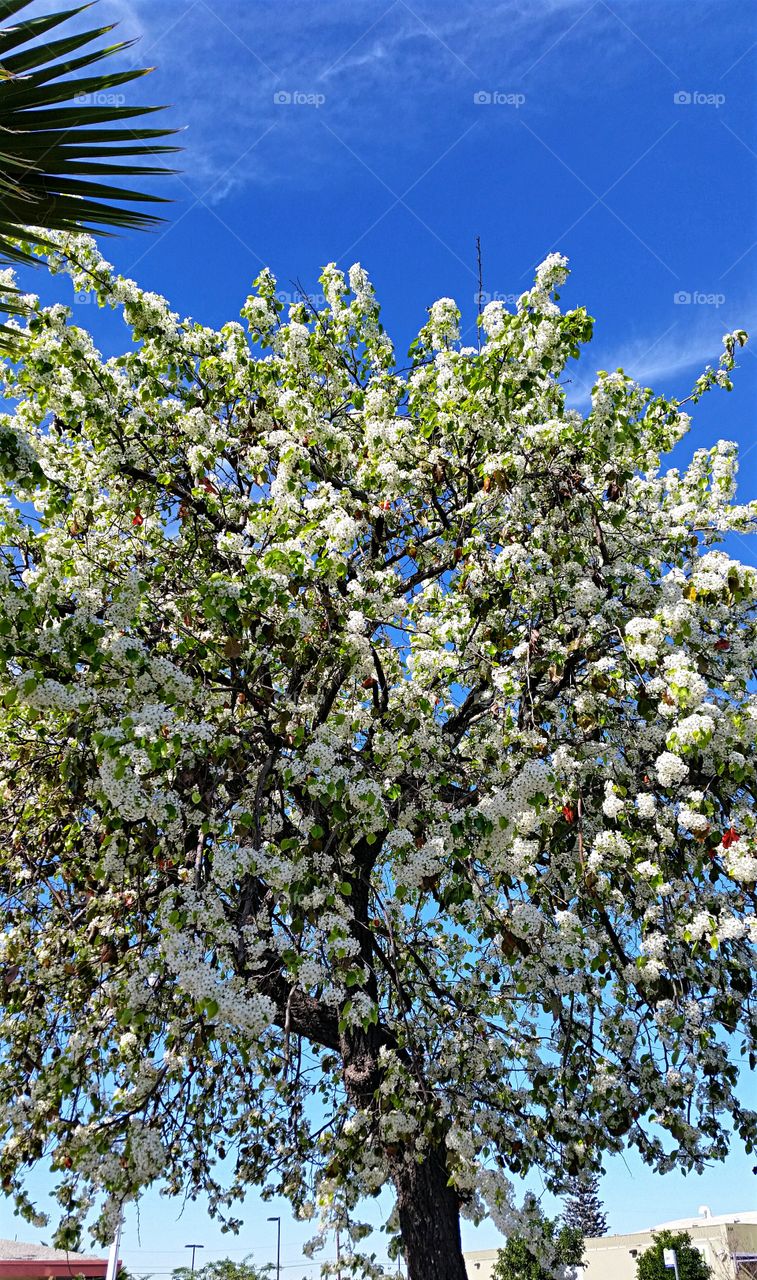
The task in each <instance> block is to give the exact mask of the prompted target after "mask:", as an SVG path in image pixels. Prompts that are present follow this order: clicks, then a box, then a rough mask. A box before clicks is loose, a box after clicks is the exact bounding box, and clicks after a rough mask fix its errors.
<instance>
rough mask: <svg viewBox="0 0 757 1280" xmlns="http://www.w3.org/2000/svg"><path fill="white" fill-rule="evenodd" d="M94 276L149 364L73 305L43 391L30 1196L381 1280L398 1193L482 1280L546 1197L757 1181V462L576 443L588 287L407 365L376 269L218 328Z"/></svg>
mask: <svg viewBox="0 0 757 1280" xmlns="http://www.w3.org/2000/svg"><path fill="white" fill-rule="evenodd" d="M53 266H54V267H55V268H60V267H62V266H65V267H66V268H67V269H68V270H70V271H71V272H72V274H73V277H74V280H75V285H76V288H77V289H85V288H92V289H93V290H94V291H95V292H96V294H97V297H98V299H99V301H100V303H101V304H102V305H106V304H107V305H113V306H116V307H120V308H122V310H123V315H124V318H125V320H126V322H127V324H128V325H129V326H130V327H131V330H132V333H133V339H134V341H133V342H132V343H131V344H130V345H129V347H128V350H127V351H126V353H125V354H123V355H120V356H118V357H114V358H110V359H105V358H103V356H102V355H101V354H100V353H99V352H98V350H97V348H96V346H95V344H94V342H93V340H92V337H91V336H90V335H89V334H88V333H86V332H85V331H83V330H82V329H81V328H78V327H76V326H74V325H72V324H71V322H70V314H69V313H68V312H67V310H66V308H65V307H62V306H53V307H50V308H39V307H38V308H37V311H36V313H35V315H34V317H33V319H32V320H31V321H30V326H29V329H30V332H29V337H28V341H27V343H26V352H25V356H24V359H23V361H22V362H21V363H19V364H18V365H14V366H10V365H9V366H7V367H6V368H5V370H4V375H3V376H4V382H5V393H6V396H7V397H9V398H10V400H11V401H12V403H13V406H14V407H13V412H12V413H11V414H10V415H9V416H7V417H5V418H4V419H3V420H2V426H1V427H0V459H1V470H2V477H3V484H4V488H5V492H6V494H7V495H8V496H7V498H6V500H5V502H4V505H3V506H2V509H1V511H0V518H1V519H2V539H1V542H2V552H1V553H0V555H1V559H0V566H1V568H0V574H1V577H0V583H1V588H0V589H1V591H2V617H1V619H0V647H1V648H2V674H1V675H0V682H1V683H0V692H1V694H2V705H1V707H0V785H1V787H2V797H3V803H2V817H1V818H0V824H1V825H0V834H1V835H2V846H1V847H2V864H1V873H0V875H1V879H0V884H1V889H2V900H3V913H4V915H3V920H4V924H3V932H2V938H1V941H0V947H1V948H2V950H1V952H0V955H1V962H0V963H1V966H2V967H1V977H2V981H1V982H0V996H1V999H2V1009H3V1016H2V1022H1V1024H0V1035H1V1037H2V1042H3V1054H2V1064H1V1065H0V1129H1V1131H2V1147H1V1148H0V1180H1V1181H2V1187H3V1189H4V1190H5V1192H6V1193H7V1194H13V1195H15V1196H16V1199H17V1202H18V1204H19V1206H20V1207H21V1209H22V1211H24V1212H25V1213H27V1214H29V1215H33V1214H34V1212H35V1207H34V1205H33V1204H32V1203H31V1202H30V1200H29V1199H28V1198H27V1192H26V1191H25V1189H24V1188H25V1183H24V1174H25V1171H26V1169H27V1168H28V1167H29V1166H31V1165H33V1164H34V1163H35V1162H38V1161H39V1160H41V1159H46V1160H49V1161H50V1162H51V1164H52V1167H53V1169H54V1170H55V1171H56V1172H57V1175H58V1180H59V1190H58V1197H59V1200H60V1204H61V1206H62V1226H61V1230H60V1234H59V1239H61V1240H65V1239H66V1238H71V1236H72V1235H73V1233H74V1232H75V1230H76V1227H77V1224H78V1222H79V1221H80V1220H81V1219H82V1217H83V1216H84V1215H86V1214H87V1213H88V1212H89V1211H90V1206H91V1205H92V1203H96V1204H97V1205H98V1210H101V1213H100V1217H99V1219H98V1229H99V1231H100V1232H101V1234H103V1235H107V1234H108V1232H109V1230H110V1228H111V1225H112V1221H113V1216H114V1214H116V1213H117V1212H118V1209H119V1206H120V1204H121V1203H122V1202H124V1201H128V1200H129V1199H130V1198H133V1197H134V1196H135V1195H137V1194H138V1192H139V1190H140V1189H141V1188H142V1187H144V1186H146V1185H148V1184H149V1183H151V1182H153V1181H155V1180H161V1179H162V1180H163V1181H164V1182H165V1184H166V1188H167V1190H168V1192H169V1193H179V1192H180V1191H182V1190H186V1191H188V1193H189V1194H190V1195H197V1194H200V1193H206V1194H207V1195H208V1196H209V1199H210V1204H211V1208H212V1210H213V1211H214V1212H216V1213H218V1214H219V1215H221V1216H222V1217H223V1218H224V1219H225V1220H226V1221H228V1222H230V1223H231V1225H234V1224H235V1219H234V1216H233V1215H234V1210H233V1204H234V1201H235V1199H236V1198H238V1197H239V1196H240V1195H241V1194H243V1193H244V1191H245V1189H246V1188H248V1187H250V1186H251V1185H257V1186H261V1187H264V1188H266V1189H268V1190H269V1191H270V1192H281V1193H283V1194H285V1195H287V1196H288V1197H289V1198H290V1200H291V1201H292V1203H293V1205H294V1206H295V1208H296V1209H297V1210H298V1211H299V1212H300V1213H301V1214H302V1215H303V1216H306V1217H307V1216H312V1214H313V1213H314V1212H318V1210H319V1207H320V1211H321V1213H322V1215H323V1220H322V1222H321V1230H322V1231H325V1230H326V1229H327V1228H330V1227H333V1226H339V1227H340V1228H341V1231H342V1239H343V1240H344V1239H347V1238H349V1239H350V1240H351V1245H350V1249H351V1250H352V1254H351V1255H350V1256H353V1259H354V1266H355V1267H356V1268H357V1266H358V1255H359V1252H360V1249H361V1248H363V1246H361V1245H360V1243H359V1241H360V1237H361V1235H362V1234H363V1230H364V1229H363V1228H362V1227H361V1225H360V1223H359V1222H358V1221H357V1216H356V1215H357V1213H358V1211H359V1203H360V1201H361V1200H362V1199H364V1198H365V1197H370V1196H371V1195H373V1194H375V1193H377V1192H378V1190H379V1189H380V1188H382V1187H384V1186H385V1185H387V1184H390V1185H393V1187H394V1189H395V1192H396V1210H395V1212H394V1213H393V1215H392V1219H391V1220H390V1223H389V1227H390V1230H391V1231H392V1232H393V1233H394V1235H395V1237H396V1239H397V1241H398V1247H401V1249H402V1250H403V1252H404V1255H405V1257H406V1260H407V1265H408V1270H409V1275H410V1277H411V1280H430V1278H433V1280H463V1277H464V1274H465V1273H464V1266H463V1261H462V1255H461V1249H460V1230H459V1220H460V1214H461V1212H462V1213H463V1214H466V1215H468V1216H470V1217H473V1218H479V1217H481V1216H483V1215H484V1214H485V1213H490V1214H492V1215H493V1216H494V1218H495V1219H496V1221H497V1222H498V1223H499V1224H500V1225H501V1226H502V1227H503V1228H508V1227H511V1226H513V1225H515V1224H516V1223H517V1219H518V1212H519V1211H518V1210H517V1207H516V1203H515V1195H514V1191H513V1186H512V1183H511V1181H510V1180H509V1175H510V1174H516V1175H518V1174H521V1173H523V1172H525V1171H527V1170H528V1169H529V1168H532V1167H533V1166H538V1167H539V1168H541V1170H542V1171H543V1175H544V1177H545V1179H546V1180H547V1183H548V1184H549V1185H550V1186H552V1187H553V1188H554V1189H555V1190H556V1191H560V1190H561V1189H564V1187H565V1184H566V1179H567V1177H568V1175H570V1174H575V1173H576V1172H578V1171H579V1170H581V1169H591V1168H596V1167H599V1165H600V1163H601V1157H602V1153H603V1152H606V1151H618V1150H620V1149H621V1148H622V1147H623V1146H624V1144H626V1143H631V1144H634V1145H635V1146H636V1147H637V1148H638V1149H639V1151H640V1152H641V1154H642V1156H643V1157H644V1159H645V1160H646V1161H648V1162H649V1164H650V1165H652V1166H653V1167H655V1168H656V1169H659V1170H666V1169H670V1168H672V1167H673V1166H684V1167H694V1168H699V1167H701V1165H702V1163H703V1162H704V1161H705V1160H707V1159H711V1158H718V1157H722V1156H723V1155H724V1153H725V1151H726V1147H727V1143H728V1140H729V1135H730V1134H731V1133H732V1132H733V1131H735V1132H736V1133H737V1134H738V1135H740V1136H741V1138H742V1139H743V1140H745V1141H746V1142H747V1144H750V1143H751V1142H752V1141H753V1140H754V1136H755V1131H756V1127H757V1126H756V1124H755V1120H756V1117H755V1115H754V1113H753V1112H751V1111H749V1110H747V1109H746V1108H745V1106H744V1105H743V1103H742V1102H741V1101H740V1099H739V1095H738V1093H737V1091H736V1083H737V1067H736V1065H735V1063H734V1058H735V1056H737V1055H738V1053H740V1052H741V1053H745V1054H749V1055H752V1054H753V1052H754V1042H755V1014H754V1003H753V997H752V994H751V979H750V962H751V960H752V958H753V951H752V948H753V943H754V940H755V936H756V928H757V923H756V921H755V915H754V903H755V888H754V886H755V879H756V878H757V857H755V847H754V846H755V838H756V837H755V827H756V823H755V815H754V792H755V760H756V759H757V757H756V756H755V751H754V739H755V726H756V724H757V697H755V695H754V693H753V692H752V690H751V685H750V680H751V678H752V675H753V671H754V666H755V654H756V653H757V636H756V634H755V600H756V587H757V575H756V574H755V571H754V570H753V569H751V568H749V567H746V566H745V565H743V564H741V563H739V562H738V561H737V560H734V559H732V558H730V556H729V555H727V554H726V553H725V552H724V551H723V550H719V549H712V548H713V546H714V545H715V544H717V543H718V542H719V541H720V540H722V539H723V538H724V536H725V535H727V534H728V533H729V531H739V532H745V531H747V530H748V529H750V528H751V526H752V523H753V521H754V519H755V516H756V515H757V507H755V506H737V505H735V504H734V474H735V469H736V459H735V450H734V447H733V446H732V445H731V444H727V443H726V444H723V443H720V444H717V445H715V446H714V447H713V448H712V449H710V450H700V451H697V452H696V453H695V455H694V457H693V460H692V461H691V463H690V465H689V466H688V467H687V468H686V469H685V470H683V471H682V472H681V471H679V470H675V469H674V470H661V469H660V457H661V455H663V454H664V453H665V452H666V451H669V450H670V449H671V447H672V446H673V445H674V444H675V443H676V442H677V441H679V440H680V439H681V437H682V436H683V435H684V434H685V432H686V429H687V425H688V421H689V420H688V417H687V416H686V414H685V412H683V411H682V408H681V405H680V404H679V403H676V402H675V401H670V400H666V399H665V398H662V397H660V396H655V395H653V394H652V392H651V391H649V390H645V389H643V388H640V387H638V386H636V385H635V384H634V383H633V382H632V381H631V380H630V379H628V378H627V377H625V376H624V375H623V374H622V373H620V372H617V373H610V374H605V373H602V374H600V375H599V376H598V378H597V383H596V386H595V388H594V392H593V399H592V407H591V411H590V412H589V413H588V414H582V413H580V412H578V411H577V410H576V409H573V408H570V407H568V406H567V405H566V393H565V388H564V386H563V385H562V384H561V381H560V379H561V376H562V374H563V370H564V368H565V365H566V362H567V361H568V360H569V358H571V357H576V356H577V355H578V354H579V346H580V344H581V343H584V342H586V341H587V340H588V339H589V337H590V334H591V321H590V319H589V318H588V317H587V315H586V314H585V312H584V311H583V310H581V309H578V310H573V311H569V312H567V313H565V314H562V313H561V312H560V310H559V308H558V305H557V302H556V297H557V295H556V294H555V288H556V287H558V286H559V285H560V283H561V282H562V281H563V280H564V278H565V276H566V267H565V263H564V260H563V259H561V258H559V257H557V256H552V257H550V258H548V259H547V261H546V262H545V263H544V264H543V265H542V267H541V268H540V269H539V271H538V272H537V276H536V282H535V285H534V287H533V288H532V289H531V290H530V291H529V292H527V293H525V294H524V295H523V297H522V298H521V299H520V301H519V303H518V307H517V310H516V312H515V313H514V314H512V313H510V312H508V311H507V310H506V309H505V308H504V307H503V306H502V305H501V304H499V303H491V304H490V305H489V306H488V307H487V308H486V310H485V312H484V314H483V318H482V321H483V322H482V335H481V336H482V341H481V343H480V346H473V347H470V346H469V347H466V346H461V345H460V342H459V339H458V313H457V311H456V308H455V306H454V304H453V303H452V302H451V301H450V300H449V299H442V300H441V301H440V302H437V303H435V304H434V305H433V306H432V308H431V310H430V317H429V320H428V323H427V324H426V326H425V327H424V328H423V329H422V331H421V333H420V336H419V338H418V340H417V342H416V343H415V344H414V346H413V351H412V365H411V367H410V369H409V370H405V371H403V370H401V369H400V368H398V367H397V365H396V363H395V360H394V355H393V350H392V345H391V343H390V341H389V338H388V336H387V335H386V333H385V332H384V330H383V328H382V326H381V323H380V320H379V311H378V307H377V304H376V301H375V297H374V293H373V290H372V289H371V287H370V285H369V283H368V281H367V278H366V276H365V273H364V272H363V271H362V270H361V268H360V267H355V268H353V269H352V271H351V272H350V273H349V284H348V283H347V282H346V281H345V279H344V278H343V276H342V274H341V273H340V272H339V271H338V270H336V268H335V267H334V266H330V267H328V268H326V270H325V272H324V274H323V277H322V283H323V289H324V294H325V297H326V299H327V305H325V306H324V307H323V308H322V309H320V310H315V309H313V308H312V307H311V305H310V304H309V302H308V301H307V300H306V299H303V301H302V304H297V305H295V306H294V307H293V308H291V309H290V313H289V317H288V319H286V320H285V319H284V317H282V315H281V314H280V313H281V309H282V308H281V304H280V303H279V302H278V301H277V298H276V288H275V281H274V280H273V278H272V277H271V276H270V274H269V273H268V272H263V274H262V275H261V276H260V277H259V279H258V281H257V282H256V283H257V292H256V294H255V295H254V296H253V297H251V298H250V299H249V300H248V302H247V303H246V305H245V307H244V311H243V316H244V318H245V321H246V328H245V327H244V326H242V325H240V324H238V323H230V324H228V325H225V326H224V327H223V328H222V329H221V330H220V331H219V332H215V331H213V330H211V329H208V328H203V327H202V326H201V325H199V324H196V323H193V322H190V321H180V320H179V319H178V318H177V317H176V316H175V315H174V314H172V313H171V311H170V310H169V309H168V306H167V304H166V303H165V302H164V301H163V300H162V299H161V298H159V297H156V296H155V295H153V294H148V293H143V292H141V291H140V290H139V289H138V288H137V287H136V286H135V285H134V284H133V283H132V282H130V281H127V280H124V279H121V278H116V277H114V275H113V273H112V271H111V270H110V269H109V268H108V265H107V264H105V263H103V262H102V260H101V259H100V258H99V257H98V255H97V252H96V250H95V248H94V245H93V244H92V243H91V242H87V241H70V242H69V241H61V249H60V253H59V254H58V256H57V257H56V258H55V259H54V260H53ZM744 339H745V335H744V334H743V333H741V332H738V333H735V334H729V335H727V337H726V339H725V351H724V354H723V357H722V360H721V364H720V367H719V368H718V369H717V370H713V369H709V370H708V371H707V372H706V373H705V374H703V376H702V378H700V379H699V381H698V382H697V384H696V387H695V389H694V391H693V393H692V397H691V399H692V400H693V401H696V400H697V399H698V397H699V396H700V395H701V394H702V393H703V392H705V391H706V390H707V389H708V388H709V387H710V386H711V385H712V384H715V383H720V384H723V385H725V386H729V385H730V381H729V377H730V371H731V369H732V368H733V365H734V360H735V352H736V349H737V347H738V345H739V344H741V343H742V342H743V341H744ZM750 1060H751V1061H753V1058H750ZM519 1229H520V1230H523V1229H524V1228H523V1224H522V1223H521V1224H520V1227H519ZM317 1242H318V1241H317V1238H316V1244H317ZM348 1263H349V1257H348V1258H346V1259H345V1258H343V1259H342V1264H341V1265H342V1268H343V1269H345V1268H346V1267H347V1265H348ZM365 1265H366V1267H368V1269H369V1270H370V1269H371V1266H372V1265H373V1264H371V1263H370V1262H366V1264H365ZM373 1269H374V1274H378V1273H379V1272H378V1270H377V1269H376V1268H375V1266H374V1268H373Z"/></svg>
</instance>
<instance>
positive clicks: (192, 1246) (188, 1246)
mask: <svg viewBox="0 0 757 1280" xmlns="http://www.w3.org/2000/svg"><path fill="white" fill-rule="evenodd" d="M184 1248H185V1249H191V1250H192V1271H193V1272H194V1269H195V1250H196V1249H204V1248H205V1245H204V1244H185V1245H184Z"/></svg>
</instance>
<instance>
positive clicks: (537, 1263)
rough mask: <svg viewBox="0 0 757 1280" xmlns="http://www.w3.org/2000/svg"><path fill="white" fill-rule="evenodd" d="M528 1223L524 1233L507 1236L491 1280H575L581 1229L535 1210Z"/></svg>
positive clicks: (581, 1249)
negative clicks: (526, 1231) (527, 1229)
mask: <svg viewBox="0 0 757 1280" xmlns="http://www.w3.org/2000/svg"><path fill="white" fill-rule="evenodd" d="M534 1207H535V1206H534ZM529 1225H530V1230H529V1231H528V1234H513V1235H511V1236H509V1237H508V1241H507V1244H506V1245H505V1247H504V1249H500V1251H499V1253H498V1254H497V1259H496V1262H495V1263H494V1268H493V1271H492V1280H575V1276H576V1268H577V1267H579V1266H580V1265H581V1262H582V1261H583V1256H584V1242H583V1232H582V1231H581V1228H580V1227H577V1226H568V1225H566V1224H565V1223H561V1222H560V1221H559V1220H557V1219H554V1220H553V1219H552V1218H546V1217H542V1216H541V1215H540V1214H538V1213H534V1214H533V1215H532V1221H531V1223H530V1224H529Z"/></svg>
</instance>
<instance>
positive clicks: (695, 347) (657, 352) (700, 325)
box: [567, 302, 757, 408]
mask: <svg viewBox="0 0 757 1280" xmlns="http://www.w3.org/2000/svg"><path fill="white" fill-rule="evenodd" d="M683 310H684V308H683V307H680V308H676V311H683ZM685 310H686V313H687V315H686V318H683V317H682V316H680V315H675V316H673V317H672V318H671V319H670V321H669V323H668V324H665V322H664V321H661V322H660V325H659V329H658V331H657V332H656V333H653V334H646V335H639V336H638V337H635V338H632V339H630V340H628V341H626V342H623V343H622V344H621V345H619V346H617V347H614V348H605V349H604V351H603V349H602V347H601V345H595V344H594V343H592V345H591V346H590V347H589V349H588V352H587V354H586V355H585V356H584V357H583V358H582V361H581V362H580V363H579V364H577V365H575V366H573V368H572V370H571V373H570V375H569V376H570V377H571V379H572V381H571V383H570V387H569V391H568V397H567V398H568V403H569V404H570V405H572V406H573V407H576V408H581V407H583V406H584V405H585V404H586V403H587V401H588V400H589V399H590V394H591V388H592V385H593V383H594V375H595V372H596V370H598V369H608V370H612V369H623V370H624V372H625V373H627V374H629V376H630V377H632V378H633V379H634V381H636V382H639V383H641V384H642V386H653V387H656V388H660V389H661V390H669V389H670V384H671V383H672V382H673V381H675V380H677V379H678V378H679V377H680V375H682V374H684V373H691V375H692V385H693V379H694V377H696V376H697V375H698V374H699V373H701V372H702V370H703V369H704V368H705V366H706V365H708V364H710V365H713V366H714V365H717V363H718V360H719V359H720V356H721V354H722V351H723V343H722V336H723V334H724V333H727V332H729V331H730V330H732V329H736V328H740V329H746V330H747V332H751V333H753V334H757V309H756V308H755V306H754V304H753V303H751V302H745V303H744V304H743V306H740V305H739V304H733V303H731V304H730V305H729V307H728V311H727V313H725V314H724V313H723V312H722V311H716V310H715V309H714V308H707V307H704V306H703V307H701V310H702V312H707V311H710V312H711V313H712V314H709V315H708V314H704V315H702V316H694V317H693V318H692V317H691V316H690V315H689V308H686V309H685ZM692 310H693V308H692ZM582 364H586V366H587V367H586V368H584V369H582V367H581V366H582Z"/></svg>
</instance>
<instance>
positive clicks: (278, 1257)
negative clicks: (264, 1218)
mask: <svg viewBox="0 0 757 1280" xmlns="http://www.w3.org/2000/svg"><path fill="white" fill-rule="evenodd" d="M268 1221H269V1222H275V1223H276V1280H281V1218H269V1219H268Z"/></svg>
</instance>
